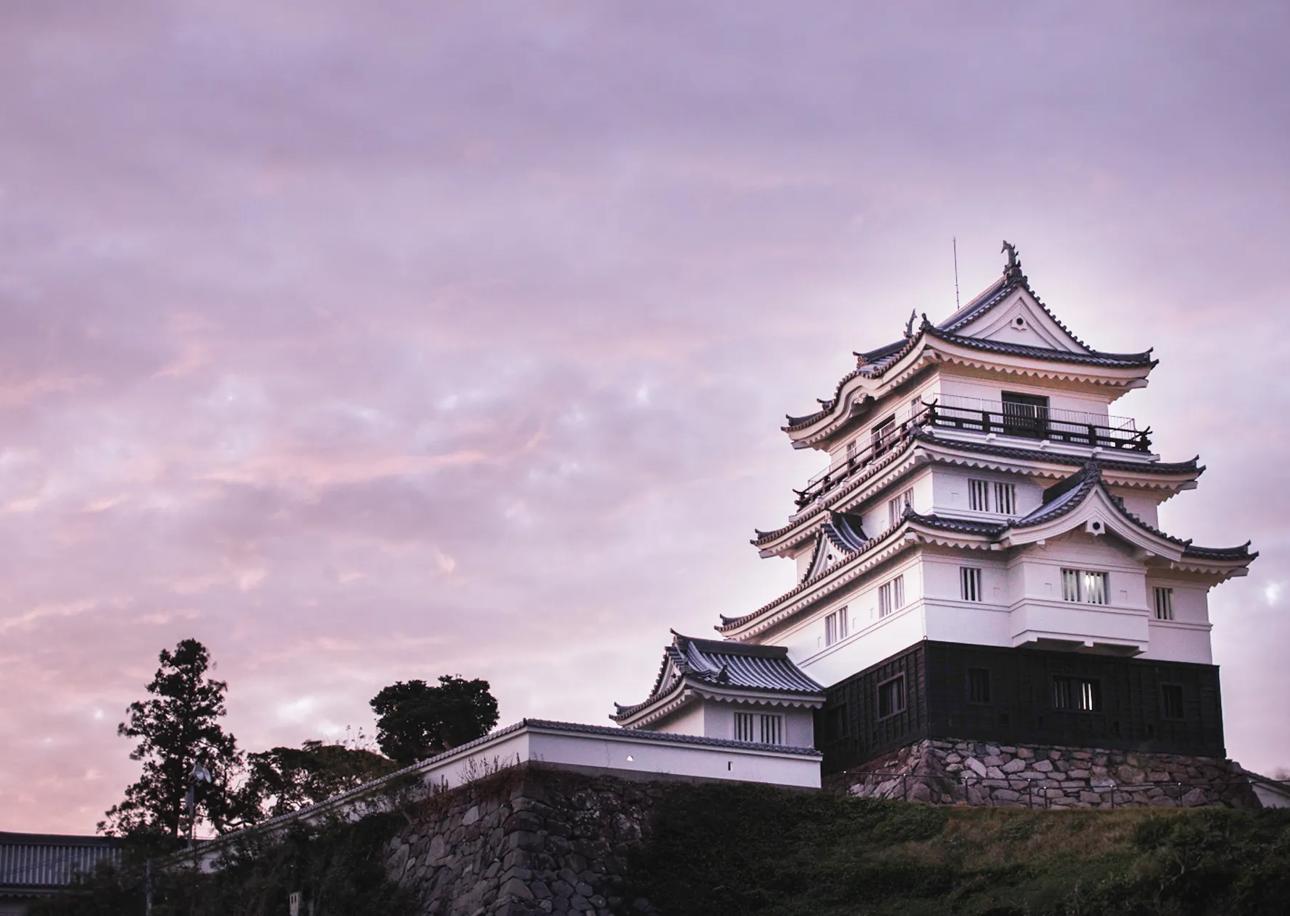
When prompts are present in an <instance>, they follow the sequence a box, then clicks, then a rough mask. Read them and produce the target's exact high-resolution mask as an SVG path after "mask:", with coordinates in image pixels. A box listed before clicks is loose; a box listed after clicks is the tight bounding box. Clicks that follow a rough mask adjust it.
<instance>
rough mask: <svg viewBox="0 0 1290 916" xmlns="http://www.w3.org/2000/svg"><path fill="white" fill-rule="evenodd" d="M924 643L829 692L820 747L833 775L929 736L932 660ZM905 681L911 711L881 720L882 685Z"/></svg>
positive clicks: (819, 723) (819, 719)
mask: <svg viewBox="0 0 1290 916" xmlns="http://www.w3.org/2000/svg"><path fill="white" fill-rule="evenodd" d="M925 645H926V643H919V644H918V645H916V646H913V647H912V648H910V649H906V650H905V651H904V652H900V653H898V654H896V655H893V656H891V657H890V658H888V659H885V660H883V661H881V662H879V663H878V664H876V665H873V666H871V667H869V668H866V669H865V670H864V671H861V672H860V673H859V674H853V675H852V676H851V677H849V678H847V679H846V680H844V681H839V682H838V683H836V684H834V685H833V686H832V687H830V688H828V690H827V691H826V692H825V701H824V708H823V709H822V710H820V712H819V713H817V714H816V719H815V724H816V727H815V735H816V739H815V746H816V748H817V749H818V750H819V751H820V752H821V753H823V754H824V764H823V766H824V772H825V773H833V772H837V771H838V770H842V769H846V768H847V767H851V766H855V765H856V764H858V763H862V762H864V761H866V760H869V759H871V758H873V757H875V756H877V755H878V754H881V753H883V752H884V751H888V750H893V749H895V748H898V747H900V746H901V745H904V744H909V743H910V742H912V741H917V740H918V739H920V738H925V737H927V724H928V708H927V697H928V689H927V660H926V652H925V651H924V646H925ZM900 674H903V675H904V676H905V709H904V711H903V712H900V713H896V714H895V715H892V716H889V717H888V718H885V719H879V718H878V685H879V684H882V683H885V682H886V681H888V680H890V679H891V678H892V677H895V676H896V675H900Z"/></svg>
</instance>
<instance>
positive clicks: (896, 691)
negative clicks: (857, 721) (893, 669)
mask: <svg viewBox="0 0 1290 916" xmlns="http://www.w3.org/2000/svg"><path fill="white" fill-rule="evenodd" d="M904 711H905V676H904V675H903V674H898V675H896V676H895V677H893V678H892V679H891V680H889V681H884V682H883V683H881V684H879V685H878V718H879V719H885V718H887V716H894V715H895V714H896V713H898V712H904Z"/></svg>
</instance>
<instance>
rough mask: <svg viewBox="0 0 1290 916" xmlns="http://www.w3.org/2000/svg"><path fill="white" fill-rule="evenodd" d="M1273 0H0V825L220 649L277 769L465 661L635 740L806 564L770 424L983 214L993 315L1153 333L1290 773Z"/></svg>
mask: <svg viewBox="0 0 1290 916" xmlns="http://www.w3.org/2000/svg"><path fill="white" fill-rule="evenodd" d="M1245 10H1246V11H1245V12H1244V13H1243V14H1242V15H1239V16H1237V15H1233V14H1230V13H1225V14H1223V15H1221V16H1220V15H1218V14H1214V13H1211V12H1208V11H1205V10H1204V9H1202V8H1199V7H1198V8H1196V9H1194V10H1179V9H1178V8H1177V6H1176V5H1172V6H1168V7H1166V6H1161V7H1159V8H1158V9H1155V10H1154V11H1152V10H1151V9H1150V8H1141V9H1140V11H1137V12H1134V11H1128V12H1126V11H1125V10H1123V9H1122V8H1118V7H1114V8H1112V7H1107V8H1106V9H1104V10H1102V11H1101V12H1100V13H1099V12H1098V11H1095V10H1091V9H1085V10H1083V11H1081V12H1080V13H1078V14H1077V13H1075V12H1072V11H1071V10H1070V9H1068V8H1066V7H1061V6H1058V7H1053V8H1048V9H1045V8H1043V7H1042V6H1040V7H1033V6H1032V7H1028V8H1027V10H1026V11H1025V12H1021V11H1014V12H1013V13H1012V14H1010V15H1004V14H1003V13H1002V11H1000V12H999V13H998V14H997V18H994V19H986V18H978V17H979V16H984V15H985V13H983V12H981V11H976V12H974V13H973V14H972V16H971V18H968V17H967V14H966V13H965V12H963V11H962V10H960V8H958V7H955V6H952V5H951V6H946V7H938V6H935V5H929V6H925V7H919V8H918V9H917V10H915V11H914V12H913V13H912V14H911V15H912V16H913V19H914V22H916V25H914V26H910V25H907V24H905V23H904V22H895V21H889V20H887V19H886V18H885V17H883V16H880V15H877V14H875V13H873V12H866V11H863V10H860V9H858V8H856V7H855V6H854V5H852V4H838V5H833V6H830V5H825V6H822V7H817V8H815V9H814V10H813V11H812V13H811V15H809V16H804V15H799V14H790V13H788V12H786V11H785V10H784V8H783V7H780V6H777V5H769V4H768V5H764V6H763V5H759V4H734V5H728V6H725V7H720V6H716V7H714V6H703V7H698V6H693V5H686V6H675V7H672V6H668V5H666V4H664V5H657V4H656V5H653V6H652V7H651V9H650V13H649V14H648V15H642V14H641V13H640V12H638V11H636V10H635V9H633V8H631V7H628V6H619V7H614V6H609V5H605V4H591V3H588V4H558V5H554V6H550V7H546V8H543V7H538V6H533V7H523V8H513V9H511V10H509V11H508V12H507V15H506V16H505V17H490V16H488V15H486V14H484V13H482V12H477V11H472V10H469V9H466V8H463V9H461V10H455V11H445V10H440V9H433V8H431V7H426V6H423V5H420V4H402V3H381V4H370V5H368V6H367V7H365V8H364V12H363V15H361V16H359V15H357V14H355V13H354V12H353V8H352V7H347V6H345V5H332V4H325V3H315V4H310V5H309V6H308V7H307V8H301V9H298V10H294V11H290V12H288V11H286V10H283V9H277V8H272V9H271V8H267V7H264V6H263V5H256V4H231V5H230V4H224V5H221V6H220V7H219V11H218V12H217V13H212V12H210V10H209V9H207V8H202V7H199V6H197V5H193V6H191V7H187V8H186V7H184V6H183V5H182V4H180V5H175V4H169V5H166V6H165V7H164V8H157V9H155V10H150V11H144V10H143V9H142V8H141V9H140V10H138V11H136V12H135V13H134V14H133V15H132V14H131V13H130V12H128V11H124V10H114V11H113V14H112V15H111V16H107V15H99V14H98V13H96V12H95V11H93V10H89V9H85V8H79V7H78V8H75V9H73V8H72V7H68V8H66V9H63V8H62V7H60V6H59V5H58V4H44V3H42V4H32V5H29V6H26V7H14V8H12V9H7V10H6V11H5V13H4V14H3V15H4V17H5V19H6V28H5V29H3V30H0V98H2V99H3V108H4V111H5V112H6V119H5V128H4V131H5V140H4V142H3V143H0V204H2V205H3V206H2V207H0V239H3V240H4V244H3V246H0V250H3V252H4V257H3V259H0V319H2V322H0V329H2V330H3V333H2V334H0V422H2V423H3V427H2V428H3V430H4V433H5V435H4V437H3V441H0V545H2V546H3V548H4V549H3V550H0V722H3V724H4V727H5V734H6V736H7V747H6V753H5V754H4V755H0V810H3V811H4V812H5V815H6V817H5V821H4V823H3V824H0V827H4V828H5V829H33V830H36V829H41V830H68V831H80V830H87V829H90V827H92V825H93V823H94V821H95V820H97V819H98V817H99V816H100V815H101V813H102V811H103V810H104V809H105V808H106V807H107V806H108V805H110V804H111V803H112V802H113V801H115V800H116V796H117V793H118V792H119V790H120V788H121V786H123V785H124V784H125V782H126V781H127V780H128V779H129V778H130V776H131V774H132V773H133V765H132V764H131V763H130V762H129V761H128V760H127V759H126V753H127V751H128V747H127V745H126V742H123V741H121V740H120V739H118V738H116V737H115V734H114V731H115V724H116V722H117V721H119V719H120V716H121V713H122V711H123V709H124V707H125V705H126V704H127V703H128V702H129V701H130V700H132V699H134V698H136V697H137V695H138V694H139V692H140V689H141V686H142V684H143V683H144V682H145V681H146V680H147V679H148V676H149V675H150V674H151V671H152V669H153V668H154V667H155V657H156V653H157V651H158V650H159V649H160V648H162V647H163V646H167V645H173V644H174V642H175V641H176V640H177V639H179V638H182V637H185V636H189V635H194V636H197V637H198V638H201V639H202V640H204V641H205V642H206V643H207V644H208V645H209V647H210V649H211V651H212V653H213V655H214V658H215V659H216V661H217V662H218V663H219V665H220V669H219V672H220V675H221V676H222V677H225V678H227V679H228V680H229V682H230V685H231V689H230V710H231V717H230V722H229V725H230V727H231V729H232V730H233V731H234V732H235V733H236V734H237V735H238V736H239V738H240V739H241V741H242V743H243V745H244V746H247V747H249V748H252V749H256V748H260V747H264V746H267V745H269V744H270V743H281V742H297V741H299V740H302V739H304V738H308V737H317V736H319V735H322V734H324V733H326V732H327V730H328V729H334V728H336V727H337V726H342V725H344V724H347V723H353V724H354V725H356V726H357V725H365V726H366V725H369V724H370V718H369V717H370V713H369V712H368V710H367V708H366V701H367V699H368V698H369V697H370V696H371V695H372V694H373V693H375V691H376V690H377V689H379V688H380V687H381V686H383V685H384V684H387V683H390V682H392V681H393V680H396V679H399V678H404V679H406V678H409V677H433V676H434V675H436V674H439V673H445V672H461V673H463V674H466V675H468V676H483V677H488V678H490V679H491V680H492V681H493V683H494V686H495V688H496V692H497V694H498V696H499V699H500V701H501V707H502V716H503V719H504V720H510V719H514V718H518V717H520V716H523V715H546V716H552V717H568V718H581V719H586V720H590V721H602V720H603V716H604V715H605V714H606V713H607V711H608V708H609V702H610V701H611V700H613V699H618V700H629V699H632V698H635V697H637V696H638V695H639V694H640V692H641V691H642V690H644V689H645V688H646V687H647V686H648V682H649V679H650V677H651V676H652V673H653V672H652V670H651V669H652V667H653V666H654V665H655V663H656V660H657V659H656V654H655V653H656V649H657V646H658V645H659V644H661V642H662V641H664V640H665V637H666V633H667V628H668V627H671V626H675V627H677V628H678V629H681V630H683V631H694V632H697V633H702V632H706V630H707V627H708V626H710V625H711V624H712V623H713V622H714V621H715V619H716V614H717V613H718V612H719V611H725V612H727V613H733V612H737V611H740V610H746V609H748V608H750V607H755V606H757V605H760V604H761V603H763V602H764V601H765V600H766V599H767V598H769V597H771V596H773V595H774V594H776V593H778V591H780V590H782V589H783V588H785V587H786V586H787V585H788V584H789V582H790V580H791V571H790V570H789V569H788V568H787V566H786V565H784V564H776V563H773V562H770V561H759V560H757V559H756V556H755V553H754V552H753V550H752V548H750V547H749V546H748V545H747V543H746V541H747V538H748V537H749V535H750V534H751V531H752V528H753V527H754V526H761V527H769V526H771V525H774V524H777V523H779V522H780V521H782V519H783V517H784V515H785V514H786V512H787V511H788V509H789V507H790V493H789V488H790V487H791V486H800V485H801V483H802V482H803V481H804V480H805V479H806V478H807V477H808V476H810V474H812V473H814V472H815V471H816V470H818V465H819V462H818V461H816V460H815V458H814V457H812V456H805V455H799V454H794V453H793V452H792V451H791V450H790V449H789V447H788V445H787V443H786V442H785V441H784V440H783V438H782V436H781V434H780V433H779V432H778V430H777V426H778V424H779V422H780V418H781V416H782V415H783V414H784V413H785V412H801V411H802V410H803V409H804V408H807V407H809V406H810V405H811V403H812V401H811V399H812V398H813V397H815V396H819V395H825V394H827V393H828V388H829V386H830V385H831V384H832V382H833V381H834V380H835V379H836V378H837V377H838V376H839V375H840V374H841V373H842V372H844V371H846V369H847V368H848V366H849V363H850V356H849V353H850V351H851V350H852V349H856V348H860V347H864V346H873V345H877V344H880V343H883V342H886V341H887V340H889V339H891V338H892V336H893V335H894V334H895V333H897V332H898V330H899V328H900V326H901V324H902V323H903V321H904V319H905V317H906V316H907V315H908V313H909V310H910V309H911V308H917V309H919V310H920V311H921V310H927V311H928V312H929V313H931V314H933V315H939V314H946V313H948V312H949V311H950V310H951V308H952V271H951V264H950V260H949V238H950V237H951V235H957V236H958V239H959V252H960V267H961V270H962V279H963V288H964V292H965V294H970V293H971V292H972V291H973V290H975V289H976V288H977V287H978V286H980V285H983V284H984V283H985V282H987V281H988V280H989V279H990V278H991V277H992V276H993V275H994V273H995V272H996V271H997V269H998V264H999V260H998V255H997V254H996V252H997V250H998V239H999V238H1001V237H1004V236H1006V237H1008V238H1011V239H1014V240H1015V241H1017V242H1018V243H1019V244H1020V245H1021V247H1022V251H1023V255H1024V257H1025V263H1026V266H1027V270H1028V272H1029V274H1030V276H1031V278H1032V279H1033V280H1034V282H1035V285H1036V287H1037V288H1038V290H1039V291H1040V293H1041V294H1042V295H1044V297H1045V299H1046V300H1047V301H1048V302H1050V303H1051V304H1052V305H1053V307H1054V308H1055V309H1056V310H1058V312H1059V313H1060V314H1061V315H1062V316H1063V317H1064V318H1066V319H1068V320H1069V322H1070V324H1071V325H1072V326H1073V327H1074V328H1075V329H1076V330H1077V332H1079V333H1081V334H1082V335H1083V336H1085V337H1086V338H1088V339H1089V340H1091V341H1092V342H1093V343H1095V344H1096V345H1098V346H1102V347H1105V348H1108V349H1137V348H1142V347H1146V346H1151V345H1154V346H1156V348H1157V355H1159V356H1160V357H1161V359H1162V364H1161V366H1160V368H1159V370H1158V371H1157V373H1156V378H1155V379H1154V380H1153V382H1152V387H1151V388H1150V389H1148V390H1147V391H1145V392H1139V393H1135V394H1133V395H1130V396H1129V397H1128V398H1126V399H1125V400H1124V401H1123V402H1122V404H1121V405H1117V407H1122V409H1121V410H1120V412H1122V413H1126V414H1134V415H1136V416H1138V417H1139V418H1140V419H1142V420H1143V421H1144V422H1147V423H1150V424H1151V425H1152V426H1153V427H1155V429H1156V430H1157V432H1158V437H1157V441H1158V442H1159V444H1160V446H1161V448H1162V451H1163V452H1164V453H1165V456H1166V457H1168V458H1179V457H1188V456H1190V455H1191V454H1194V453H1195V452H1196V451H1199V452H1201V455H1202V458H1203V460H1204V461H1205V463H1207V464H1208V465H1209V466H1210V470H1209V471H1208V472H1207V474H1206V475H1205V477H1204V478H1203V479H1202V483H1201V487H1200V489H1199V490H1198V491H1197V492H1195V493H1189V494H1185V495H1184V496H1183V497H1181V498H1179V499H1177V500H1175V501H1171V502H1170V503H1169V504H1167V506H1166V507H1165V509H1164V515H1163V522H1164V524H1165V525H1166V527H1168V528H1169V529H1170V530H1173V531H1176V532H1177V533H1179V534H1182V535H1184V536H1195V537H1196V538H1197V539H1198V540H1199V541H1201V542H1214V543H1222V542H1226V541H1241V540H1244V539H1245V538H1246V537H1251V536H1252V537H1254V538H1255V544H1256V546H1257V547H1258V548H1259V549H1260V550H1261V551H1262V552H1263V556H1262V557H1261V558H1260V560H1259V561H1258V563H1257V564H1256V565H1255V567H1254V571H1253V573H1252V575H1251V576H1250V577H1249V579H1248V580H1245V581H1238V582H1235V583H1232V584H1229V585H1227V586H1225V587H1224V588H1223V589H1222V590H1220V591H1219V592H1217V593H1215V596H1214V601H1213V607H1214V609H1215V631H1214V639H1215V646H1216V651H1217V653H1218V656H1219V659H1218V660H1219V661H1220V662H1221V663H1222V664H1223V665H1224V666H1225V668H1224V671H1225V675H1224V699H1225V704H1226V709H1227V715H1228V740H1229V751H1230V753H1231V754H1232V755H1233V756H1235V757H1236V758H1238V759H1240V760H1242V762H1244V763H1246V764H1247V765H1250V766H1254V767H1262V768H1265V769H1271V768H1273V767H1276V766H1280V765H1287V764H1290V735H1287V733H1286V730H1285V728H1284V725H1283V724H1282V722H1281V719H1280V717H1279V715H1278V714H1277V711H1276V710H1275V709H1272V708H1270V706H1269V704H1267V703H1266V702H1265V700H1266V698H1267V697H1268V696H1286V695H1290V680H1287V675H1286V674H1285V673H1284V672H1283V670H1282V666H1280V665H1279V664H1278V662H1277V660H1276V659H1275V658H1273V657H1271V653H1272V651H1273V650H1271V649H1270V648H1269V647H1271V646H1275V645H1278V644H1279V643H1280V642H1283V641H1284V640H1285V639H1286V638H1287V637H1288V636H1290V629H1288V625H1287V624H1286V622H1285V615H1284V613H1283V610H1284V608H1283V606H1282V605H1281V601H1282V600H1283V599H1282V598H1281V597H1280V594H1281V593H1279V592H1278V593H1277V597H1276V598H1275V600H1272V599H1269V598H1267V595H1269V594H1272V593H1273V592H1275V591H1276V589H1275V588H1273V586H1275V585H1277V583H1281V582H1284V581H1286V580H1287V579H1290V575H1287V574H1285V573H1284V570H1285V567H1286V562H1287V556H1288V555H1290V554H1288V552H1290V543H1287V540H1288V539H1287V537H1286V535H1285V530H1286V528H1285V522H1284V519H1285V518H1287V517H1288V515H1290V505H1288V504H1287V497H1286V495H1285V494H1286V493H1290V480H1287V479H1286V476H1287V472H1286V470H1285V468H1287V467H1290V462H1288V461H1287V460H1286V459H1287V458H1290V455H1287V454H1286V448H1287V447H1286V445H1285V443H1284V441H1283V440H1284V439H1285V437H1284V436H1281V435H1280V433H1279V426H1278V425H1277V422H1276V418H1278V417H1281V416H1284V415H1285V414H1286V408H1287V406H1288V404H1287V402H1288V401H1290V389H1288V387H1287V385H1286V384H1285V383H1284V382H1283V381H1281V379H1282V378H1283V373H1282V372H1281V371H1280V370H1281V367H1282V366H1283V365H1284V363H1285V358H1286V356H1287V352H1286V351H1287V346H1288V345H1287V344H1286V343H1285V340H1286V339H1287V338H1285V334H1284V332H1285V330H1286V327H1285V324H1286V323H1285V320H1284V318H1283V317H1282V309H1283V302H1282V300H1283V299H1284V296H1285V292H1286V289H1287V288H1290V283H1288V282H1287V280H1290V275H1288V274H1287V269H1286V268H1285V266H1284V261H1285V259H1284V256H1283V251H1284V248H1285V242H1286V240H1287V234H1288V233H1287V229H1288V228H1290V218H1288V217H1287V215H1286V214H1287V213H1290V206H1287V204H1290V200H1288V199H1287V198H1288V197H1290V188H1288V186H1287V179H1286V177H1285V172H1284V168H1283V163H1284V162H1285V161H1286V160H1287V158H1290V156H1288V154H1290V149H1287V146H1288V145H1290V142H1288V140H1287V135H1286V133H1285V131H1284V129H1283V125H1284V124H1285V123H1286V116H1287V114H1290V112H1287V106H1288V104H1290V102H1288V96H1287V94H1286V93H1285V92H1284V91H1283V90H1282V89H1281V87H1282V86H1283V85H1285V84H1287V82H1288V81H1287V79H1286V77H1287V74H1286V72H1285V69H1286V64H1285V61H1284V56H1283V55H1282V54H1281V50H1280V48H1281V45H1282V43H1283V41H1284V38H1285V36H1286V33H1287V25H1288V23H1287V19H1286V16H1285V13H1284V11H1282V10H1280V9H1279V8H1277V7H1275V6H1269V7H1258V6H1250V7H1246V8H1245ZM1111 22H1114V23H1115V25H1114V27H1108V23H1111ZM642 393H643V394H642ZM283 710H286V713H284V712H283ZM90 771H92V773H93V778H90V776H89V775H87V773H89V772H90ZM33 774H38V775H33Z"/></svg>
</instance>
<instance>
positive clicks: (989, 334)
mask: <svg viewBox="0 0 1290 916" xmlns="http://www.w3.org/2000/svg"><path fill="white" fill-rule="evenodd" d="M954 333H955V334H957V335H958V336H960V337H974V338H977V339H979V340H994V341H998V342H1000V343H1009V344H1021V345H1024V346H1029V347H1040V348H1042V349H1045V350H1061V351H1064V352H1066V353H1088V352H1090V351H1089V349H1088V347H1086V346H1084V345H1083V344H1082V343H1081V342H1080V341H1079V340H1078V339H1077V338H1076V337H1075V336H1074V335H1073V334H1071V333H1070V332H1069V331H1067V330H1066V329H1065V328H1064V327H1062V326H1061V324H1059V323H1058V322H1057V321H1056V320H1055V319H1054V318H1053V317H1052V315H1050V314H1049V313H1048V311H1047V310H1045V309H1044V307H1043V306H1042V305H1040V304H1039V302H1038V301H1037V300H1036V299H1035V297H1034V295H1033V294H1032V293H1031V292H1030V291H1029V290H1028V289H1027V288H1026V287H1024V286H1020V287H1017V288H1016V289H1013V290H1012V292H1010V293H1009V294H1008V295H1007V296H1006V297H1005V298H1004V299H1003V300H1001V301H1000V302H999V303H998V304H997V305H994V306H992V307H991V308H990V309H989V310H987V311H985V312H983V313H982V314H980V315H978V316H977V317H975V318H973V319H972V320H971V321H969V322H967V323H966V324H964V325H962V326H961V327H959V328H956V329H955V331H954Z"/></svg>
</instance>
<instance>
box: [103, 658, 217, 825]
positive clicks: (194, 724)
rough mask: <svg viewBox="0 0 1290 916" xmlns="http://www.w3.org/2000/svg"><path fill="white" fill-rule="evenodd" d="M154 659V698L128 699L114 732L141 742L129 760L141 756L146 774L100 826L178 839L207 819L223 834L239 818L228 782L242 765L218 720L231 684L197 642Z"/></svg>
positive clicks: (149, 689)
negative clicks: (214, 674) (213, 674)
mask: <svg viewBox="0 0 1290 916" xmlns="http://www.w3.org/2000/svg"><path fill="white" fill-rule="evenodd" d="M159 659H160V662H161V667H159V668H158V669H157V673H156V675H154V676H153V679H152V682H151V683H150V684H148V686H147V691H148V693H149V694H151V698H150V699H147V700H142V701H136V702H134V703H131V704H130V706H129V708H128V709H127V711H126V713H127V716H128V719H127V721H125V722H122V723H121V724H120V725H118V726H117V734H119V735H121V736H122V737H124V738H137V739H138V741H139V743H138V744H137V745H136V746H135V748H134V750H133V751H131V752H130V759H131V760H141V761H143V773H142V775H141V776H140V777H139V780H138V782H136V783H134V784H133V785H131V786H129V787H128V788H126V790H125V799H124V800H123V801H121V802H120V803H118V804H116V805H114V806H113V807H112V808H111V809H110V810H109V811H108V812H107V814H106V815H105V818H106V819H105V820H104V821H101V822H100V823H99V825H98V827H99V830H100V831H103V832H106V833H109V834H128V835H137V834H141V833H159V834H163V835H165V836H169V837H171V838H172V839H178V838H180V837H181V836H183V835H184V834H185V833H186V832H187V830H188V829H189V827H190V826H191V825H192V823H193V822H194V821H195V820H196V819H198V818H201V817H205V818H206V819H207V820H209V821H210V822H211V823H212V824H214V825H215V827H216V829H217V830H220V831H221V832H222V831H223V830H225V829H227V827H228V826H230V821H232V820H235V819H236V817H237V813H236V810H235V809H236V804H235V801H234V796H233V793H231V792H230V791H229V782H230V781H231V779H232V777H233V775H234V774H235V773H236V772H237V771H238V768H239V766H240V764H241V755H240V754H239V753H238V750H237V740H236V739H235V738H234V737H233V736H232V735H230V734H226V733H225V732H224V729H223V728H222V727H221V726H220V723H219V720H220V718H221V717H222V716H224V715H225V713H226V712H227V710H226V709H225V707H224V694H225V693H226V692H227V691H228V684H226V683H225V682H224V681H217V680H214V679H213V678H210V677H208V676H207V669H208V668H209V667H210V653H209V652H207V650H206V647H205V646H203V645H202V644H201V643H200V642H198V641H197V640H195V639H185V640H183V641H182V642H180V643H179V644H178V645H177V646H175V650H174V651H173V652H171V651H169V650H167V649H162V650H161V654H160V656H159ZM203 777H205V778H203ZM194 786H195V787H196V788H195V794H194V799H193V804H192V806H191V808H192V810H189V809H190V806H189V804H188V793H189V790H190V788H192V787H194Z"/></svg>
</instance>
